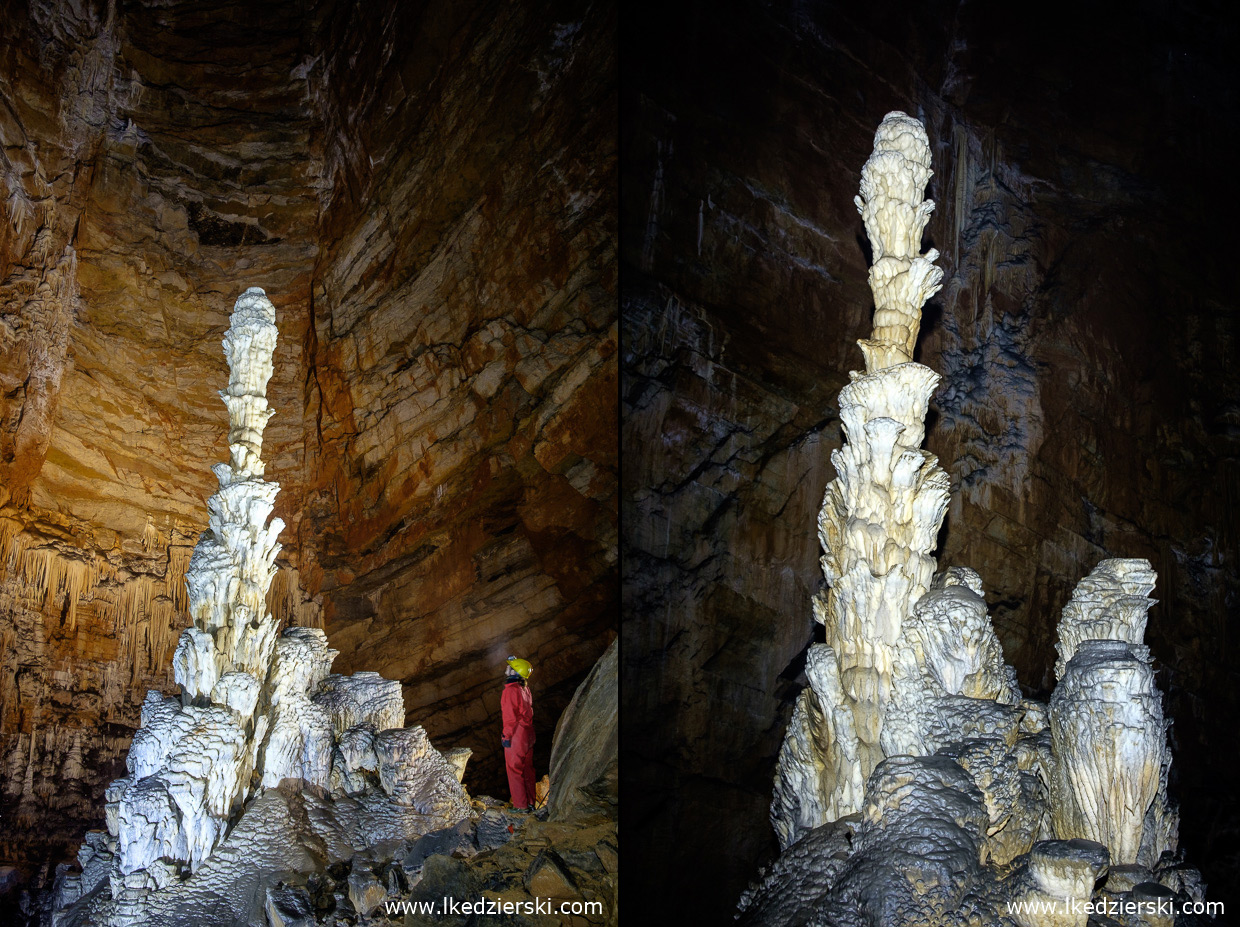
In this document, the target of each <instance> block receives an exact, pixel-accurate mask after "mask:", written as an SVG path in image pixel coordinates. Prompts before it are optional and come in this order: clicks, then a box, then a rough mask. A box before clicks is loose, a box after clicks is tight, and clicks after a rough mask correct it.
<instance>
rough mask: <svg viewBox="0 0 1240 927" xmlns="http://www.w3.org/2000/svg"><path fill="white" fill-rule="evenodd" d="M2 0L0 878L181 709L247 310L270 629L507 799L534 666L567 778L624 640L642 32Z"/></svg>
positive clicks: (557, 9) (43, 844)
mask: <svg viewBox="0 0 1240 927" xmlns="http://www.w3.org/2000/svg"><path fill="white" fill-rule="evenodd" d="M5 6H6V11H5V14H4V15H0V143H2V147H0V152H2V154H0V176H2V177H3V178H4V193H5V195H6V201H5V203H4V207H3V208H4V217H3V218H4V220H5V221H4V222H2V223H0V385H2V386H3V390H2V396H0V421H3V427H2V428H0V661H2V662H0V759H2V761H3V764H4V779H3V784H2V786H0V860H3V861H5V862H16V863H18V864H20V865H21V866H22V867H23V869H24V870H25V871H26V873H27V874H30V873H33V872H34V871H35V870H37V868H38V866H39V864H40V863H41V861H43V860H45V859H46V858H48V856H49V854H50V855H51V857H53V859H56V858H62V857H65V856H71V855H72V853H73V852H74V851H75V850H76V845H77V843H78V842H79V841H80V839H81V835H82V833H83V831H84V830H85V829H86V828H87V827H100V826H102V821H103V799H102V791H103V787H104V786H105V785H106V783H107V782H108V781H110V780H111V779H113V778H116V777H117V776H119V775H121V774H122V772H123V768H124V765H123V764H124V756H125V752H126V750H127V748H128V744H129V739H130V737H131V736H132V733H133V730H134V728H135V727H136V724H137V720H138V707H139V706H140V704H141V701H142V698H143V697H144V695H145V693H146V690H147V689H148V688H160V689H163V690H164V691H165V692H172V691H174V690H175V685H174V683H173V680H172V675H171V672H170V658H171V652H172V649H173V647H174V645H175V641H176V638H177V636H178V635H179V633H180V631H181V629H182V628H183V627H184V626H185V625H186V624H187V623H188V620H189V619H188V615H187V614H186V611H185V609H186V602H185V591H184V582H183V576H184V571H185V568H186V566H187V565H188V560H189V555H190V552H191V551H192V549H193V546H194V544H195V543H196V542H197V538H198V535H199V534H200V533H201V531H202V530H203V529H204V528H205V523H206V508H205V499H206V497H207V496H208V495H209V494H210V493H211V492H212V491H213V489H214V487H215V481H214V478H213V476H212V475H211V473H210V470H209V466H210V465H211V464H212V463H215V462H216V461H219V460H223V459H224V458H225V457H226V456H227V448H226V446H225V434H226V415H225V411H224V408H223V406H222V404H221V403H220V402H219V399H218V396H217V395H216V391H217V390H218V389H219V388H220V386H221V385H222V384H223V383H224V382H225V381H226V377H227V369H226V366H225V363H224V359H223V355H222V352H221V350H220V339H221V337H222V336H223V333H224V331H225V329H226V328H227V325H228V313H229V311H230V310H231V307H232V304H233V301H234V300H235V298H236V296H237V294H238V293H239V292H240V291H241V289H242V288H244V287H245V286H250V285H259V286H262V287H264V288H265V289H266V290H267V292H268V295H269V296H270V297H271V299H272V301H273V302H274V303H275V305H276V308H277V320H278V324H279V326H280V339H279V342H278V345H277V350H276V357H275V374H274V376H273V378H272V381H271V384H270V386H269V389H268V396H269V399H270V401H271V404H272V407H273V408H274V409H275V410H276V415H275V417H274V418H273V419H272V421H271V423H270V425H269V426H268V428H267V430H266V442H265V454H264V457H265V458H266V459H267V460H268V466H267V477H268V478H269V479H274V480H277V481H279V482H280V484H281V486H282V491H281V494H280V496H279V499H278V501H277V507H276V514H277V515H278V516H279V517H281V518H283V519H284V521H285V523H286V528H285V531H284V532H283V534H282V535H281V542H282V543H283V544H284V550H283V552H282V553H281V555H280V565H281V571H280V573H279V574H278V576H277V578H276V580H275V583H274V584H273V590H272V595H271V597H270V600H269V601H270V604H271V605H272V607H273V611H274V612H275V613H276V615H277V617H279V618H280V619H281V620H283V621H287V622H290V623H302V624H307V623H309V624H321V623H323V622H324V621H325V620H326V626H327V630H328V633H329V636H330V638H331V640H332V642H333V644H334V646H336V647H337V648H338V649H339V650H340V651H341V657H340V658H339V660H338V662H337V664H336V668H337V669H338V670H339V671H343V672H353V671H355V670H358V669H372V670H378V671H380V672H382V673H384V674H385V675H387V676H389V677H395V678H399V679H402V680H403V681H404V682H405V696H406V706H407V709H408V718H409V721H410V723H414V722H419V723H421V722H425V723H426V725H427V727H428V729H429V731H430V733H431V736H432V737H434V738H435V739H436V742H437V743H440V744H441V745H443V746H471V747H474V748H475V750H476V751H478V752H477V754H476V757H477V759H478V760H480V761H481V762H480V763H479V764H478V765H477V766H476V767H475V768H474V769H472V770H471V772H470V777H471V778H470V781H469V784H470V785H471V787H483V788H484V790H485V791H490V792H493V793H495V794H497V795H502V796H506V794H507V793H506V784H505V783H504V780H503V779H502V772H501V766H500V764H499V763H497V762H496V755H497V751H496V750H495V749H494V747H495V746H496V744H495V743H494V742H495V741H498V736H499V735H498V730H499V722H498V699H499V692H498V688H499V686H498V679H499V677H500V675H501V674H502V669H503V658H504V657H505V656H507V654H508V653H509V652H512V651H514V650H515V651H517V652H521V653H523V654H524V655H527V656H528V657H529V658H530V659H531V660H533V661H534V662H535V665H536V667H537V670H536V675H535V677H534V679H533V685H534V690H535V695H536V699H537V700H538V713H539V722H540V725H541V726H542V727H541V728H540V730H541V731H542V732H543V733H545V737H544V738H543V740H544V743H542V744H541V745H540V746H541V747H542V755H541V764H540V771H544V772H545V770H546V765H547V757H546V754H547V753H549V750H550V746H551V743H550V742H551V732H552V731H553V729H554V724H555V720H556V717H557V716H558V711H559V708H561V707H562V706H563V705H564V704H567V702H568V699H569V698H571V695H572V692H573V689H574V687H575V685H576V684H577V682H579V681H580V680H581V679H582V678H584V676H585V674H586V673H587V672H588V671H589V668H590V667H591V666H592V665H593V663H594V662H595V660H596V659H597V657H598V656H599V655H600V654H601V653H602V652H603V651H604V650H605V649H606V647H607V645H608V643H609V641H610V640H611V639H612V638H613V637H614V635H615V632H614V628H615V626H616V623H617V614H616V611H617V604H616V601H615V595H614V589H615V585H616V565H615V563H616V550H615V549H616V536H617V532H616V521H617V513H616V508H617V499H616V488H617V484H616V478H615V472H616V466H617V439H616V435H615V424H614V423H615V416H616V411H615V394H616V373H615V359H614V358H615V342H616V331H615V324H616V323H615V287H616V282H615V257H614V247H615V246H614V240H615V231H614V229H615V222H616V218H615V192H614V191H615V165H614V162H615V128H614V123H615V93H616V90H615V24H614V11H611V10H610V9H609V7H608V5H607V4H605V3H603V4H593V5H589V6H587V7H581V5H574V4H559V5H555V4H552V5H546V6H543V7H541V8H540V10H539V11H538V12H537V13H533V12H526V11H521V10H510V9H507V8H505V7H504V6H502V5H500V4H498V3H490V4H487V3H481V2H480V3H475V4H451V3H444V2H440V3H422V4H406V3H398V2H396V0H391V2H385V3H367V4H352V3H345V2H340V3H336V2H330V0H328V2H310V0H288V2H275V3H268V4H263V5H261V6H259V5H255V4H248V3H240V2H236V3H224V4H218V5H213V6H211V7H209V8H207V7H203V5H202V4H198V3H193V2H182V3H178V2H172V3H169V2H163V0H159V2H155V0H152V2H149V3H148V2H140V0H116V2H107V0H98V2H85V3H71V2H52V0H48V2H42V0H36V2H32V3H29V4H26V3H8V4H6V5H5ZM432 712H433V717H432V716H431V715H432Z"/></svg>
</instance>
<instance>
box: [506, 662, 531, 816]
mask: <svg viewBox="0 0 1240 927" xmlns="http://www.w3.org/2000/svg"><path fill="white" fill-rule="evenodd" d="M499 705H500V708H501V709H502V710H503V712H504V740H506V741H508V742H509V743H510V744H511V746H508V747H505V748H504V765H505V766H506V767H507V768H508V788H509V790H510V791H511V792H512V804H513V807H515V808H529V807H532V806H533V804H534V696H533V695H531V694H530V690H529V687H528V686H525V685H523V684H522V683H519V682H510V683H508V684H507V685H505V686H504V694H503V695H502V696H500V700H499Z"/></svg>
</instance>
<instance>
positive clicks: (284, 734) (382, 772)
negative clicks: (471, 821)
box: [57, 288, 469, 924]
mask: <svg viewBox="0 0 1240 927" xmlns="http://www.w3.org/2000/svg"><path fill="white" fill-rule="evenodd" d="M276 335H277V330H276V325H275V308H274V307H273V306H272V304H271V302H270V301H269V300H268V299H267V297H266V295H265V294H264V293H263V291H262V290H261V289H258V288H251V289H249V290H247V291H246V292H245V293H244V294H242V296H241V297H240V298H239V299H238V300H237V303H236V307H235V308H234V311H233V315H232V320H231V325H230V327H229V329H228V333H227V334H226V336H225V338H224V352H225V355H226V357H227V359H228V364H229V370H230V376H229V382H228V387H227V389H225V390H223V391H221V393H220V396H221V398H222V399H223V400H224V403H225V405H226V406H227V407H228V413H229V425H230V428H229V450H230V457H229V461H228V463H224V464H217V465H216V466H215V467H214V468H213V470H214V472H215V475H216V477H217V478H218V480H219V486H220V488H219V491H218V492H217V493H216V494H215V495H213V496H212V497H211V498H210V499H209V500H208V503H207V507H208V510H209V512H210V522H209V524H210V527H209V529H208V530H207V531H206V532H204V533H203V535H202V537H201V539H200V540H199V543H198V546H197V547H196V548H195V551H194V555H193V558H192V559H191V561H190V568H189V572H188V574H187V578H186V583H187V586H188V588H189V607H190V612H191V615H192V617H193V621H194V624H193V626H192V627H190V628H187V629H186V630H185V631H184V633H183V634H182V635H181V640H180V642H179V644H178V645H177V648H176V652H175V653H174V654H173V668H174V673H175V676H176V680H177V682H178V683H179V684H180V686H181V695H180V697H179V698H165V697H164V696H162V695H161V694H160V693H159V692H150V693H149V694H148V695H147V698H146V702H145V703H144V704H143V708H142V725H141V728H140V729H139V731H138V732H137V734H136V735H135V736H134V740H133V744H132V746H131V748H130V751H129V756H128V758H127V760H126V765H127V768H128V771H129V775H128V776H126V777H125V778H123V779H119V780H117V781H116V782H114V783H112V785H111V786H110V787H109V788H108V791H107V824H108V832H109V834H108V836H106V837H105V836H102V835H93V836H92V838H91V839H89V840H88V841H87V842H86V843H85V844H84V845H83V848H82V851H81V853H80V854H79V859H80V862H81V864H82V875H81V876H80V877H74V878H66V879H65V880H63V881H62V882H61V885H60V887H59V889H58V897H57V904H58V908H59V910H60V911H61V912H64V914H65V920H64V922H66V923H76V922H78V919H79V918H85V920H84V921H81V922H83V923H96V922H98V923H112V924H137V923H144V922H145V920H146V918H147V917H148V916H149V915H150V913H151V912H152V911H154V910H158V909H159V906H160V905H166V904H168V903H169V901H168V899H169V898H175V897H177V896H178V894H180V893H187V892H188V893H193V892H194V891H196V890H198V889H197V888H195V885H196V884H197V883H195V878H196V877H198V876H199V874H200V873H202V872H207V873H208V875H206V876H202V879H206V880H207V883H206V884H214V883H212V882H211V881H210V880H212V879H215V880H219V879H220V878H223V877H224V876H222V875H221V872H220V871H217V870H219V867H218V866H217V867H215V869H212V868H211V867H210V866H209V863H210V862H211V860H212V858H213V857H214V856H215V855H216V851H217V848H219V847H220V845H221V844H222V843H223V842H225V840H226V838H227V837H228V835H229V834H230V832H233V831H234V830H238V829H244V828H245V826H246V824H245V822H246V820H247V818H248V817H249V816H251V815H252V814H259V812H258V811H256V810H255V809H256V808H257V804H256V803H257V801H258V800H259V798H260V796H261V795H262V794H263V793H264V792H266V791H267V790H269V789H274V788H277V787H280V786H282V785H284V784H287V783H292V784H293V786H292V788H293V789H294V790H295V789H297V788H302V789H308V790H311V792H312V794H313V795H314V796H316V800H318V801H320V802H327V805H328V808H327V810H325V811H324V812H323V815H325V816H327V817H328V818H330V819H333V820H335V821H336V824H335V825H333V826H334V827H335V828H336V829H337V830H338V831H339V832H340V834H338V839H341V840H345V839H346V837H345V836H343V834H345V833H347V834H348V837H347V841H348V842H349V843H351V844H365V843H366V842H367V841H370V840H391V839H394V838H395V839H407V838H409V837H410V836H411V835H413V834H415V833H425V832H427V831H428V830H434V829H436V828H437V827H442V826H449V825H451V824H454V823H455V822H456V821H458V820H460V819H461V818H463V817H465V816H466V815H467V814H468V812H469V805H468V797H467V796H466V794H465V791H464V789H463V788H462V786H461V784H460V779H461V773H462V772H463V769H462V768H461V764H454V763H452V762H449V761H448V760H447V759H445V758H444V757H443V756H442V755H441V754H439V753H438V752H437V751H436V750H435V749H434V748H433V747H432V746H431V745H430V743H429V741H428V739H427V736H426V732H425V731H424V730H423V729H422V728H421V727H413V728H409V729H405V728H404V720H405V709H404V701H403V698H402V696H401V689H400V684H399V683H397V682H393V681H390V680H385V679H383V678H381V677H380V676H379V675H378V674H377V673H369V672H364V673H358V674H356V675H353V676H348V677H345V676H339V675H329V673H330V669H331V664H332V660H333V659H334V658H335V656H336V651H334V650H332V649H331V648H329V647H328V646H327V640H326V637H325V635H324V634H323V632H322V631H321V630H319V629H311V628H302V627H294V628H289V629H288V630H286V631H285V632H284V633H283V634H282V635H277V630H278V628H277V622H276V621H275V619H274V618H273V617H272V615H271V612H270V610H269V609H268V607H267V605H266V599H267V593H268V590H269V587H270V585H271V581H272V577H273V576H274V574H275V572H276V567H275V566H274V559H275V556H276V554H277V553H278V551H279V546H280V545H279V543H278V542H277V540H276V539H277V537H278V536H279V533H280V531H281V530H282V528H283V527H284V526H283V523H282V522H281V520H280V519H278V518H275V519H271V517H270V516H271V512H272V508H273V506H274V502H275V497H276V493H277V492H279V485H278V484H276V483H272V482H268V481H266V480H265V479H264V478H263V471H264V465H263V460H262V438H263V429H264V428H265V426H266V424H267V421H268V420H269V419H270V418H271V416H272V414H273V411H272V410H271V409H270V408H269V407H268V404H267V398H266V387H267V381H268V379H269V378H270V376H271V372H272V366H271V358H272V351H273V350H274V348H275V341H276ZM269 519H270V520H269ZM289 795H290V796H294V795H295V791H294V792H290V793H289ZM331 796H335V797H338V798H340V799H344V798H345V797H346V796H357V797H356V798H354V799H352V800H351V801H350V802H349V803H348V804H347V805H345V806H342V807H341V809H339V810H337V809H335V808H333V807H332V805H331V802H332V797H331ZM359 803H360V806H361V811H360V812H359V811H357V810H353V811H351V812H350V811H348V810H347V809H348V808H353V809H356V808H357V806H358V804H359ZM260 816H261V815H260ZM288 836H289V838H290V846H296V843H297V842H296V840H295V839H292V838H293V835H292V834H290V835H288ZM235 846H236V850H237V851H238V852H241V851H243V849H244V846H245V844H244V842H241V843H235ZM105 862H106V865H104V863H105ZM74 879H76V881H75V880H74ZM199 881H201V879H200V880H199ZM225 884H226V883H225ZM198 888H201V886H198Z"/></svg>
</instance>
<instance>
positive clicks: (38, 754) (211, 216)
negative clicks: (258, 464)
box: [0, 2, 319, 864]
mask: <svg viewBox="0 0 1240 927" xmlns="http://www.w3.org/2000/svg"><path fill="white" fill-rule="evenodd" d="M9 6H10V7H11V8H12V12H11V14H6V15H5V16H4V17H3V24H2V25H0V29H2V30H3V32H4V36H3V40H2V41H0V45H3V49H4V50H3V53H2V54H3V62H2V66H0V79H2V80H3V83H2V84H0V113H2V114H3V115H2V116H0V133H2V134H3V158H2V160H0V170H2V172H3V176H4V185H5V193H6V195H7V201H6V204H5V205H6V209H5V217H4V218H5V222H4V231H3V232H0V235H2V236H3V238H2V239H0V278H2V280H3V282H2V283H0V291H2V292H3V299H2V305H3V310H2V311H3V324H4V329H3V346H2V350H3V361H2V362H0V371H2V372H0V377H2V378H3V385H4V396H3V399H0V403H2V405H3V408H2V409H0V414H2V415H3V421H4V428H3V429H2V433H3V438H2V439H0V441H2V444H3V446H2V447H0V469H2V470H3V473H2V474H0V483H2V485H3V489H2V490H0V503H2V504H0V638H2V639H3V644H4V646H3V647H0V660H2V661H3V663H2V664H0V755H2V756H3V764H4V782H3V787H2V789H0V857H3V858H5V859H6V860H14V861H18V862H21V863H23V864H30V863H32V862H35V861H38V860H39V859H40V858H41V857H43V856H46V855H47V853H48V852H55V853H64V852H65V851H66V850H70V851H71V845H73V844H75V843H76V842H77V841H79V840H80V837H81V832H82V831H83V830H84V829H85V826H84V822H88V823H90V824H91V825H93V826H99V824H100V823H101V821H102V814H103V807H102V791H103V788H104V786H105V785H106V784H107V782H108V781H110V780H111V779H113V778H116V777H117V776H119V775H121V774H122V773H123V769H124V756H125V752H126V750H127V749H128V745H129V739H130V737H131V736H132V733H133V730H134V728H135V727H136V725H137V721H138V709H139V706H140V705H141V702H142V699H143V697H144V695H145V693H146V690H147V689H148V688H161V689H163V690H164V691H172V690H173V689H174V683H173V680H172V673H171V667H170V658H171V654H172V649H173V647H174V645H175V642H176V638H177V636H178V635H179V633H180V631H181V629H182V628H183V627H184V626H185V625H186V624H188V620H189V619H188V615H187V613H186V607H187V602H186V596H185V587H184V573H185V569H186V567H187V566H188V563H189V557H190V553H191V551H192V549H193V546H194V544H195V543H196V542H197V539H198V535H199V533H200V532H201V531H202V530H203V529H204V528H205V524H206V509H205V504H204V500H205V498H206V496H207V495H209V494H210V492H211V491H212V490H213V488H214V478H213V477H212V475H211V473H210V470H209V469H208V468H209V465H210V464H211V463H213V462H215V461H217V460H222V459H224V458H225V457H226V456H227V447H226V444H225V435H226V426H225V424H224V423H225V422H226V418H224V415H223V409H222V406H221V404H220V401H219V397H218V396H217V395H216V391H217V390H218V389H219V386H220V385H221V384H222V383H224V382H226V380H227V375H228V374H227V368H226V366H225V364H224V359H223V355H222V352H221V350H220V347H219V343H220V339H221V337H222V335H223V332H224V330H225V329H226V328H227V326H228V313H229V311H230V308H231V304H232V300H233V299H234V298H235V294H236V292H237V291H238V286H239V284H238V281H257V280H261V281H262V284H263V285H264V286H265V287H267V288H268V289H269V290H270V292H271V294H272V298H273V299H274V301H275V302H276V305H277V307H278V310H279V312H280V316H281V341H280V345H279V348H278V350H277V354H276V360H275V363H276V371H275V374H274V376H273V378H272V383H271V387H270V395H271V397H272V402H273V405H274V406H275V407H276V408H278V409H279V410H280V411H279V413H278V416H277V418H276V419H275V421H274V422H273V423H272V425H271V427H270V428H269V429H268V442H267V445H268V449H269V453H268V458H269V460H270V461H271V463H270V465H269V468H268V474H269V475H270V476H271V477H273V478H275V479H277V480H280V481H281V482H282V483H284V484H285V485H286V487H291V491H290V490H289V489H286V491H285V493H284V494H283V495H282V496H281V498H280V501H279V503H278V506H277V511H278V514H279V515H280V516H281V517H283V518H284V519H285V521H286V522H287V523H288V524H289V525H290V527H289V529H288V530H287V531H286V532H285V535H284V540H285V542H286V543H288V542H289V541H290V540H295V531H296V527H297V522H298V514H299V512H300V508H301V506H300V504H299V500H298V488H297V487H298V484H299V483H300V482H301V481H300V480H299V479H298V478H297V476H296V475H295V474H299V473H300V472H301V470H302V468H303V466H304V461H303V459H302V458H303V448H302V432H303V427H302V407H303V402H302V383H303V382H304V380H305V377H306V363H305V360H304V351H303V347H302V343H303V342H304V341H305V339H306V334H307V332H308V330H309V323H310V313H309V309H310V279H311V273H310V271H311V260H312V258H313V256H314V254H315V253H316V252H317V246H316V244H315V237H314V228H315V218H316V214H317V194H316V189H315V186H314V185H315V183H316V182H317V181H316V179H315V178H316V176H317V173H318V163H319V161H318V157H317V156H316V154H315V153H314V146H313V145H312V142H311V133H312V127H313V115H314V114H313V111H312V109H311V108H310V106H309V105H308V94H307V86H306V81H305V79H304V75H299V74H298V73H297V68H298V66H299V65H300V64H301V63H302V61H303V59H304V58H305V56H306V54H307V49H308V46H309V43H308V41H307V36H306V35H305V30H306V28H307V26H306V24H305V22H304V21H303V13H304V9H303V4H300V3H283V4H280V3H277V4H272V5H269V6H267V7H265V8H264V9H263V11H262V12H261V15H260V11H259V10H258V8H256V7H254V6H253V5H252V4H244V3H238V4H234V5H232V6H231V7H227V8H226V9H223V10H218V11H213V12H212V13H211V14H204V13H201V12H199V11H198V10H197V8H196V7H197V6H200V5H195V4H183V5H180V6H178V5H170V4H151V5H150V6H149V7H148V6H146V5H144V4H141V3H127V4H120V5H118V4H108V3H103V2H99V3H85V4H67V3H63V4H62V3H34V4H30V5H29V6H26V5H24V4H9ZM216 17H219V18H216ZM207 45H210V46H213V47H215V48H216V49H217V51H216V53H214V54H212V55H210V56H207V55H206V54H205V53H204V47H206V46H207ZM282 566H283V567H284V569H283V570H282V574H283V576H282V581H281V583H280V588H279V589H277V590H276V596H275V597H273V604H276V605H277V606H278V607H277V611H278V612H280V613H281V614H282V615H284V616H285V617H298V613H299V612H300V613H302V614H301V615H300V617H301V618H302V619H303V620H305V619H309V620H313V617H314V616H313V614H307V613H305V609H304V608H301V607H300V606H301V602H300V596H299V595H297V594H296V592H295V587H296V580H295V576H296V573H295V566H296V560H295V549H291V550H289V551H288V552H286V554H285V555H284V556H283V557H282ZM290 581H291V583H290ZM276 599H278V600H279V601H278V602H277V601H276Z"/></svg>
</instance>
